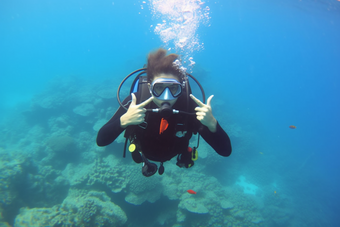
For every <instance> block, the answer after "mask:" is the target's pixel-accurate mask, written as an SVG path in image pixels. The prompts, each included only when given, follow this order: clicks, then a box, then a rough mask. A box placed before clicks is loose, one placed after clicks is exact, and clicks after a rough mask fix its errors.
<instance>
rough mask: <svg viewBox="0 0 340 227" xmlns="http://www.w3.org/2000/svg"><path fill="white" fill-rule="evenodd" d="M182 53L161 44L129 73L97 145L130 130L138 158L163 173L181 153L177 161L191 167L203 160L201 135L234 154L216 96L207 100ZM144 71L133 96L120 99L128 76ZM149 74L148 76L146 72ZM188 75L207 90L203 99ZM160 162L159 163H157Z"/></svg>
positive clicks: (148, 170)
mask: <svg viewBox="0 0 340 227" xmlns="http://www.w3.org/2000/svg"><path fill="white" fill-rule="evenodd" d="M178 62H179V60H178V55H176V54H169V55H167V52H166V50H164V49H158V50H157V51H156V52H153V53H150V54H149V56H148V63H147V67H146V68H143V69H140V70H137V71H135V72H133V73H131V74H130V75H128V76H127V77H126V78H125V79H124V80H123V82H122V83H121V84H120V86H119V88H118V92H117V98H118V102H119V103H120V105H121V106H120V107H119V109H118V110H117V111H116V113H115V114H114V115H113V117H112V118H111V119H110V120H109V121H108V122H107V123H106V124H105V125H104V126H103V127H102V128H101V129H100V130H99V131H98V135H97V145H98V146H107V145H109V144H110V143H112V142H113V141H114V140H115V139H116V138H117V137H118V136H119V135H120V134H121V133H122V132H123V131H124V130H125V134H124V136H125V138H126V141H125V146H124V153H123V157H125V150H126V146H127V141H128V140H129V141H130V145H129V147H128V149H129V151H130V152H131V155H132V159H133V160H134V161H135V162H136V163H142V174H143V175H144V176H146V177H149V176H152V175H154V174H155V173H156V172H157V169H158V173H159V174H160V175H162V174H163V173H164V166H163V163H164V162H166V161H169V160H171V159H172V158H173V157H175V156H177V163H176V165H177V166H179V167H185V168H190V167H192V166H193V165H194V161H195V160H197V157H198V154H197V147H198V145H199V135H201V136H202V137H203V139H204V140H205V141H206V142H207V143H208V144H209V145H210V146H211V147H212V148H213V149H214V150H215V151H216V152H217V153H218V154H219V155H221V156H224V157H226V156H229V155H230V154H231V143H230V139H229V136H228V135H227V133H226V132H225V131H224V130H223V129H222V128H221V126H220V125H219V123H218V121H217V120H216V119H215V117H214V116H213V114H212V110H211V105H210V104H211V99H212V98H213V95H211V96H210V97H209V98H208V99H207V103H206V104H204V102H205V96H204V91H203V89H202V87H201V85H200V84H199V83H198V81H197V80H196V79H195V78H194V77H193V76H191V75H190V74H189V73H185V72H183V70H182V69H181V68H180V67H179V64H178ZM137 72H141V73H140V74H139V75H138V76H137V77H136V79H135V81H134V83H133V84H132V87H131V92H130V93H131V96H128V97H127V98H125V100H124V101H123V102H121V101H120V98H119V91H120V87H121V86H122V84H123V83H124V81H125V80H126V79H127V78H128V77H130V76H131V75H133V74H134V73H137ZM145 73H146V76H142V75H143V74H145ZM188 76H190V77H191V78H192V79H194V80H195V81H196V83H197V84H198V85H199V87H200V88H201V91H202V95H203V102H201V101H200V100H199V99H197V98H196V97H195V96H194V95H193V94H191V89H190V85H189V81H188ZM197 133H198V140H197V146H196V147H194V148H190V147H189V140H190V138H191V137H192V134H197ZM151 161H154V162H160V166H159V168H158V166H157V165H156V164H155V163H153V162H151Z"/></svg>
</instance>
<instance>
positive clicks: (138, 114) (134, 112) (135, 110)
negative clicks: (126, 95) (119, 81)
mask: <svg viewBox="0 0 340 227" xmlns="http://www.w3.org/2000/svg"><path fill="white" fill-rule="evenodd" d="M131 98H132V101H131V104H130V106H129V109H128V110H127V112H126V113H125V114H123V115H122V116H121V117H120V125H121V127H122V128H126V127H127V126H129V125H138V124H140V123H143V122H144V118H145V112H146V109H145V108H144V106H146V105H147V104H149V103H150V102H151V101H152V99H153V97H150V98H149V99H147V100H145V101H144V102H142V103H140V104H138V105H136V100H137V99H136V96H135V94H133V93H131Z"/></svg>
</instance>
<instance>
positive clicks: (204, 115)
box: [190, 94, 217, 132]
mask: <svg viewBox="0 0 340 227" xmlns="http://www.w3.org/2000/svg"><path fill="white" fill-rule="evenodd" d="M213 97H214V96H213V95H211V96H210V97H209V98H208V100H207V104H204V103H202V102H201V101H200V100H198V99H197V98H196V97H195V96H194V95H193V94H190V98H192V100H194V101H195V102H196V103H197V105H198V107H196V108H195V110H196V115H197V117H196V118H197V120H199V121H200V122H201V123H202V124H203V125H205V126H207V127H208V128H209V130H210V131H211V132H216V125H217V120H216V119H215V118H214V116H213V114H212V110H211V105H210V103H211V99H212V98H213Z"/></svg>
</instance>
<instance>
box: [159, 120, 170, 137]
mask: <svg viewBox="0 0 340 227" xmlns="http://www.w3.org/2000/svg"><path fill="white" fill-rule="evenodd" d="M168 126H169V123H168V121H167V120H165V119H164V118H162V120H161V125H160V126H159V135H160V134H162V133H163V132H164V131H165V130H166V129H167V128H168Z"/></svg>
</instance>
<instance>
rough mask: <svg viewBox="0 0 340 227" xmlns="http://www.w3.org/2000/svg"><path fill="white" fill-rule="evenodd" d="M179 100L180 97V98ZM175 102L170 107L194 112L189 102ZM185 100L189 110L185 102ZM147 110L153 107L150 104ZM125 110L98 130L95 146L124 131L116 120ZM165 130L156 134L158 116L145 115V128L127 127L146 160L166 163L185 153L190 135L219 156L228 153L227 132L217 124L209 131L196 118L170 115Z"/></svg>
mask: <svg viewBox="0 0 340 227" xmlns="http://www.w3.org/2000/svg"><path fill="white" fill-rule="evenodd" d="M180 98H181V97H180ZM180 98H179V99H178V100H177V102H176V103H175V104H174V106H173V108H174V109H177V110H184V111H189V112H190V113H194V112H195V110H194V109H195V107H196V106H197V104H196V103H195V102H194V101H193V100H192V99H191V98H189V99H184V98H182V99H180ZM187 100H189V103H190V104H189V108H188V109H186V108H187V107H186V106H187V105H186V102H187ZM130 101H131V96H129V97H127V98H126V99H125V100H124V102H123V104H124V103H125V104H126V103H129V102H130ZM145 108H146V109H149V108H151V109H152V108H157V106H156V105H155V104H154V103H153V102H151V103H150V104H148V106H146V107H145ZM125 112H126V110H125V109H124V108H122V107H120V108H119V109H118V110H117V112H116V113H115V114H114V116H113V117H112V118H111V119H110V120H109V121H108V122H107V123H106V124H105V125H104V126H103V127H102V128H101V129H100V130H99V132H98V136H97V144H98V146H106V145H109V144H110V143H112V142H113V141H114V140H115V139H116V138H117V137H118V136H119V135H120V134H121V133H122V132H123V131H124V130H125V129H124V128H122V127H121V126H120V117H121V116H122V115H123V114H124V113H125ZM166 120H167V121H168V123H169V126H168V128H167V129H166V130H165V131H164V132H163V133H161V134H160V133H159V132H160V131H159V128H160V123H161V116H160V115H159V114H158V113H153V112H146V116H145V121H146V122H147V126H146V128H145V127H140V126H138V125H133V126H128V128H129V130H131V131H133V132H134V133H135V134H136V137H137V139H138V141H139V144H140V148H141V151H142V152H143V154H144V155H145V157H146V158H148V159H149V160H153V161H159V162H164V161H167V160H170V159H171V158H173V157H174V156H176V155H177V154H182V153H183V152H185V151H187V149H188V145H189V140H190V138H191V136H192V134H193V133H197V132H199V133H200V134H201V136H202V137H203V138H204V140H205V141H206V142H207V143H208V144H209V145H210V146H211V147H212V148H213V149H214V150H215V151H216V152H217V153H218V154H219V155H221V156H229V155H230V154H231V143H230V139H229V136H228V135H227V133H226V132H225V131H224V130H223V129H222V128H221V126H220V125H219V124H218V123H217V126H216V132H214V133H213V132H211V131H210V130H209V129H208V128H207V127H206V126H204V125H202V123H201V122H200V121H198V120H197V119H196V115H186V114H172V115H171V116H170V117H169V118H167V119H166Z"/></svg>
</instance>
